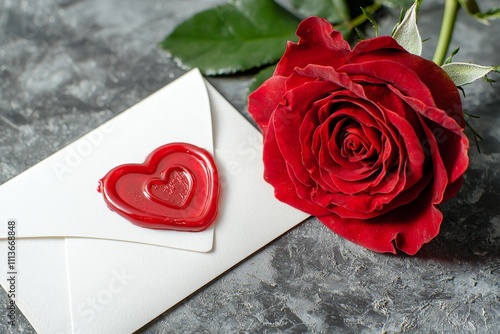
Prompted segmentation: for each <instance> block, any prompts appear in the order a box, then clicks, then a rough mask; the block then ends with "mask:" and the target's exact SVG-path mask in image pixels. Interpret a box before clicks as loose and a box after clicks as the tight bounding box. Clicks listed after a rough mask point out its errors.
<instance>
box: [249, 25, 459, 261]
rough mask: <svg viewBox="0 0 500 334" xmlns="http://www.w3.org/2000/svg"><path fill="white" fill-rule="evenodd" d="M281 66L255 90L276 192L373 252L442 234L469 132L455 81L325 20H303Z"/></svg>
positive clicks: (254, 110) (412, 248)
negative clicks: (352, 41)
mask: <svg viewBox="0 0 500 334" xmlns="http://www.w3.org/2000/svg"><path fill="white" fill-rule="evenodd" d="M297 36H298V37H299V38H300V41H299V42H298V43H297V44H294V43H289V44H288V46H287V50H286V51H285V53H284V55H283V57H282V58H281V60H280V62H279V63H278V66H277V68H276V70H275V72H274V75H273V76H272V77H271V78H270V79H268V80H267V81H266V82H265V83H264V84H263V85H262V86H261V87H260V88H258V89H257V90H256V91H255V92H253V93H252V94H251V95H250V97H249V104H248V110H249V112H250V114H251V115H252V117H253V118H254V119H255V121H256V122H257V124H258V125H259V127H260V128H261V130H262V133H263V135H264V158H263V159H264V166H265V172H264V178H265V179H266V181H267V182H269V183H270V184H271V185H273V186H274V188H275V195H276V198H278V199H279V200H281V201H283V202H285V203H288V204H290V205H292V206H294V207H296V208H298V209H300V210H303V211H305V212H307V213H310V214H312V215H315V216H317V217H318V218H319V220H321V221H322V222H323V223H324V224H325V225H326V226H328V227H329V228H330V229H332V230H333V231H334V232H336V233H337V234H339V235H341V236H343V237H345V238H347V239H348V240H351V241H353V242H355V243H357V244H360V245H362V246H364V247H366V248H369V249H371V250H374V251H377V252H393V253H395V252H396V249H395V247H397V248H398V249H400V250H402V251H404V252H406V253H408V254H415V253H416V252H417V251H418V250H419V249H420V247H421V246H422V245H423V244H424V243H426V242H429V241H430V240H431V239H432V238H434V237H435V236H436V235H437V234H438V233H439V227H440V224H441V221H442V219H443V216H442V214H441V212H440V211H439V210H438V209H437V208H436V205H438V204H440V203H442V202H443V201H444V200H446V199H448V198H450V197H452V196H453V195H455V194H456V193H457V191H458V190H459V188H460V186H461V183H462V175H463V173H464V172H465V170H466V169H467V166H468V156H467V151H468V148H469V141H468V140H467V137H466V136H465V135H464V132H463V129H464V119H463V113H462V105H461V101H460V96H459V93H458V90H457V88H456V86H455V85H454V83H453V82H452V81H451V79H450V78H449V76H448V75H447V74H446V73H445V72H444V71H443V70H442V69H441V68H440V67H439V66H437V65H436V64H435V63H433V62H431V61H429V60H426V59H424V58H422V57H419V56H416V55H413V54H410V53H408V52H407V51H406V50H405V49H404V48H403V47H401V46H400V45H399V44H398V43H397V42H396V41H395V40H394V39H393V38H391V37H388V36H383V37H377V38H373V39H369V40H364V41H361V42H359V43H358V44H357V45H356V46H355V47H354V48H353V49H352V50H351V48H350V47H349V44H348V43H347V42H346V41H345V40H344V39H343V38H342V35H341V34H340V33H339V32H338V31H335V30H333V28H332V26H331V24H330V23H328V22H327V21H325V20H323V19H320V18H317V17H311V18H308V19H306V20H304V21H302V23H301V24H300V25H299V27H298V29H297Z"/></svg>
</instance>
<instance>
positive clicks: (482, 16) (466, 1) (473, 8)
mask: <svg viewBox="0 0 500 334" xmlns="http://www.w3.org/2000/svg"><path fill="white" fill-rule="evenodd" d="M458 2H459V3H460V5H461V6H462V8H464V9H465V10H466V11H467V13H469V14H470V15H472V16H473V17H474V18H475V19H476V20H477V21H479V22H481V23H483V24H489V23H488V20H494V19H498V18H500V7H496V8H492V9H489V10H487V11H486V12H484V13H483V12H481V10H480V9H479V6H478V4H477V3H476V1H475V0H458Z"/></svg>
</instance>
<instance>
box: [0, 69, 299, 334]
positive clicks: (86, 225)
mask: <svg viewBox="0 0 500 334" xmlns="http://www.w3.org/2000/svg"><path fill="white" fill-rule="evenodd" d="M261 141H262V136H261V135H260V133H259V132H258V131H257V130H256V129H255V128H253V127H252V126H251V125H250V124H249V123H248V122H247V121H246V120H245V119H244V118H243V117H242V116H241V115H240V114H239V113H238V112H237V111H236V110H235V109H234V108H233V107H232V106H231V105H230V104H229V103H228V102H227V101H226V100H225V99H224V98H223V97H222V96H221V95H220V94H219V93H218V92H217V91H216V90H215V89H214V88H213V87H211V86H210V85H209V84H208V82H206V81H205V80H204V79H203V77H202V76H201V74H200V73H199V71H197V70H193V71H191V72H189V73H187V74H186V75H184V76H183V77H181V78H179V79H177V80H176V81H174V82H173V83H171V84H169V85H167V86H166V87H164V88H162V89H160V90H159V91H158V92H156V93H154V94H152V95H151V96H149V97H148V98H146V99H144V100H143V101H141V102H140V103H138V104H136V105H135V106H133V107H131V108H130V109H128V110H127V111H125V112H123V113H122V114H120V115H119V116H117V117H115V118H113V119H112V120H110V121H109V122H107V123H105V124H103V125H102V126H101V127H99V128H97V129H96V130H94V131H92V132H91V133H89V134H88V135H86V136H84V137H82V138H80V139H79V140H77V141H76V142H74V143H72V144H71V145H69V146H68V147H66V148H64V149H63V150H61V151H59V152H57V153H55V154H54V155H52V156H50V157H49V158H47V159H46V160H44V161H42V162H41V163H39V164H37V165H36V166H34V167H32V168H31V169H29V170H28V171H26V172H24V173H22V174H20V175H19V176H17V177H15V178H14V179H12V180H10V181H9V182H7V183H5V184H4V185H2V186H1V187H0V203H2V204H1V205H2V210H1V213H0V221H1V224H2V225H3V226H2V228H0V239H1V240H0V263H1V264H3V265H0V268H2V267H3V268H4V270H3V272H4V273H8V272H10V271H12V272H14V273H15V274H13V275H14V276H15V280H16V285H15V289H14V290H15V295H16V296H15V301H16V304H17V306H18V307H19V308H20V309H21V310H22V312H23V313H24V315H25V316H26V317H27V319H28V320H29V321H30V323H31V324H32V325H33V327H34V328H35V329H36V330H37V332H38V333H41V334H43V333H50V334H53V333H128V332H132V331H134V330H136V329H138V328H140V327H142V326H143V325H145V324H146V323H148V322H149V321H150V320H152V319H154V318H155V317H156V316H158V315H159V314H161V313H162V312H164V311H165V310H167V309H168V308H170V307H172V306H173V305H175V304H176V303H178V302H179V301H181V300H182V299H184V298H185V297H187V296H189V295H190V294H191V293H192V292H194V291H196V290H197V289H199V288H200V287H202V286H203V285H205V284H206V283H208V282H210V281H211V280H212V279H214V278H215V277H217V276H218V275H220V274H221V273H223V272H224V271H226V270H227V269H229V268H231V267H232V266H233V265H235V264H237V263H238V262H240V261H241V260H242V259H244V258H246V257H247V256H249V255H250V254H252V253H254V252H255V251H257V250H258V249H260V248H261V247H263V246H264V245H266V244H267V243H269V242H270V241H272V240H273V239H275V238H276V237H278V236H279V235H281V234H283V233H284V232H286V231H287V230H289V229H290V228H292V227H293V226H295V225H297V224H298V223H299V222H301V221H302V220H304V219H305V218H307V216H308V215H307V214H305V213H302V212H299V211H297V210H295V209H293V208H291V207H289V206H287V205H285V204H282V203H280V202H279V201H277V200H276V199H275V198H274V196H273V189H272V187H271V186H269V185H268V184H267V183H265V182H264V180H263V178H262V174H263V166H262V159H261V156H262V144H261ZM170 142H188V143H191V144H195V145H197V146H200V147H202V148H204V149H206V150H208V151H209V152H213V154H214V157H215V161H216V164H217V168H218V170H219V174H220V177H221V182H222V183H221V195H220V200H219V206H218V207H219V214H218V216H217V219H216V221H215V224H214V225H213V226H212V227H210V228H209V229H207V230H205V231H203V232H175V231H158V230H150V229H144V228H140V227H137V226H135V225H133V224H131V223H130V222H128V221H127V220H126V219H125V218H123V217H121V216H119V215H117V214H116V213H113V212H112V211H111V210H109V209H108V208H107V207H106V204H105V202H104V200H103V198H102V195H101V194H100V193H98V192H97V190H96V187H97V183H98V181H99V179H100V178H102V177H103V176H104V175H105V174H106V173H107V171H109V170H110V169H111V168H113V167H115V166H118V165H121V164H124V163H142V162H143V161H144V159H145V158H146V156H147V155H148V154H149V153H150V152H152V151H153V150H154V149H155V148H157V147H159V146H161V145H163V144H166V143H170ZM8 221H15V222H16V237H17V240H16V254H15V255H16V256H15V266H14V270H9V269H8V268H7V261H8V260H7V250H8V249H7V247H8V243H7V240H6V238H7V236H8V229H7V222H8ZM10 276H12V275H10ZM8 277H9V274H6V275H5V276H3V275H1V276H0V283H1V285H2V286H3V287H4V289H5V290H7V291H9V289H10V284H9V282H8V281H7V278H8Z"/></svg>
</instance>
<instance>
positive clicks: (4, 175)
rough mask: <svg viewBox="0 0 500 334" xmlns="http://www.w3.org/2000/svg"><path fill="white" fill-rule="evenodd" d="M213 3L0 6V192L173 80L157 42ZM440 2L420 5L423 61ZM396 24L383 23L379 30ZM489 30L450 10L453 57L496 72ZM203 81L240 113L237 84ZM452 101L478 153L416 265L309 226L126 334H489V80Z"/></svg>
mask: <svg viewBox="0 0 500 334" xmlns="http://www.w3.org/2000/svg"><path fill="white" fill-rule="evenodd" d="M221 2H222V1H217V0H213V1H206V0H189V1H188V0H168V1H152V0H151V1H134V0H121V1H120V0H36V1H28V0H0V183H3V182H5V181H7V180H9V179H10V178H12V177H14V176H16V175H17V174H19V173H21V172H22V171H24V170H26V169H28V168H30V167H31V166H33V165H34V164H36V163H37V162H39V161H41V160H42V159H44V158H45V157H47V156H49V155H50V154H51V153H53V152H55V151H57V150H59V149H60V148H62V147H64V146H65V145H66V144H68V143H70V142H72V141H73V140H75V139H77V138H78V137H80V136H81V135H83V134H85V133H86V132H88V131H90V130H92V129H94V128H95V127H96V126H98V125H99V124H101V123H103V122H104V121H106V120H108V119H110V118H111V117H113V116H114V115H116V114H118V113H119V112H121V111H123V110H125V109H126V108H127V107H129V106H131V105H133V104H134V103H136V102H138V101H140V100H141V99H142V98H144V97H146V96H147V95H149V94H151V93H152V92H154V91H155V90H157V89H159V88H160V87H162V86H163V85H165V84H166V83H168V82H170V81H172V80H174V79H175V78H177V77H179V76H180V75H181V74H182V73H183V71H182V70H180V69H178V68H177V67H176V66H175V64H174V63H173V62H172V60H170V59H168V58H167V57H166V55H165V53H164V52H163V51H162V50H161V49H160V48H159V47H158V43H159V42H160V41H161V40H162V39H163V37H165V36H166V35H167V34H168V33H169V32H170V31H171V30H172V29H173V28H174V26H175V25H176V24H177V23H179V22H180V21H182V20H183V19H185V18H187V17H189V16H190V15H192V14H193V13H195V12H197V11H200V10H202V9H203V8H208V7H210V6H212V5H214V4H216V3H221ZM479 2H480V4H481V5H483V6H484V8H486V7H487V6H488V5H489V6H492V5H493V4H495V3H496V1H494V0H489V1H479ZM442 3H443V1H424V6H423V8H422V12H421V19H420V25H421V32H422V37H423V38H431V39H430V40H429V41H427V42H426V43H424V47H425V51H424V55H425V56H427V57H430V56H431V53H432V52H431V50H433V47H434V45H435V43H436V41H437V32H438V28H439V25H440V21H441V11H442ZM396 17H397V13H392V14H391V15H388V16H386V19H384V20H382V23H383V29H382V31H390V27H392V25H393V23H394V20H395V19H396ZM498 31H500V21H497V22H493V23H492V24H491V25H490V26H482V25H480V24H478V23H476V22H473V21H472V20H471V19H470V18H468V17H466V16H465V15H463V13H462V15H460V17H459V22H458V25H457V29H456V34H455V36H454V39H453V43H452V44H453V45H452V48H455V47H457V46H461V51H460V53H459V54H458V56H457V57H456V60H459V61H474V62H476V63H482V64H497V65H498V64H500V52H499V51H500V39H499V38H498ZM496 78H497V79H498V76H496ZM210 81H211V82H212V83H213V84H214V85H215V86H216V88H217V89H218V90H219V91H220V92H221V93H222V94H223V95H224V96H225V97H226V98H227V99H228V100H229V101H230V102H231V103H232V104H233V105H234V106H235V107H236V108H237V109H238V110H239V111H240V112H242V113H243V114H244V115H246V116H247V114H246V92H245V89H246V87H247V85H248V82H249V77H224V78H210ZM466 93H467V98H466V99H465V100H464V105H465V107H466V110H467V111H468V112H469V113H472V114H475V115H478V116H480V117H481V118H480V119H478V120H473V124H474V126H475V128H476V130H477V131H478V132H479V133H480V134H481V135H482V136H483V137H484V140H483V142H482V143H481V147H482V152H483V153H482V154H478V153H477V152H476V150H475V149H471V152H470V156H471V166H470V169H469V171H468V172H467V175H466V178H465V183H464V187H463V189H462V191H461V192H460V194H459V195H458V196H457V197H456V198H455V199H453V200H452V201H450V202H448V203H446V204H445V205H443V206H442V211H443V212H444V214H445V221H444V223H443V225H442V232H441V234H440V235H439V236H438V237H437V238H436V239H435V240H434V241H432V242H431V243H430V244H428V245H425V246H424V247H423V249H422V250H421V252H420V253H418V255H417V256H415V257H408V256H404V255H398V256H393V255H381V254H376V253H373V252H370V251H368V250H366V249H363V248H361V247H358V246H356V245H353V244H351V243H349V242H346V241H345V240H343V239H341V238H339V237H337V236H336V235H335V234H333V233H331V232H330V231H329V230H328V229H327V228H325V227H323V225H322V224H321V223H319V222H318V221H317V220H316V219H314V218H311V219H308V220H307V221H305V222H304V223H303V224H301V225H299V226H298V227H297V228H295V229H293V230H292V231H290V232H289V233H287V234H285V235H284V236H283V237H281V238H279V239H278V240H276V241H275V242H273V243H271V244H270V245H268V246H267V247H265V248H264V249H263V250H261V251H260V252H258V253H257V254H255V255H253V256H251V257H250V258H248V259H247V260H245V261H243V262H242V263H240V264H239V265H238V266H236V267H235V268H233V269H231V270H230V271H228V272H227V273H225V274H223V275H221V276H220V277H219V278H218V279H216V280H215V281H213V282H212V283H211V284H209V285H207V286H206V287H204V288H203V289H201V290H200V291H198V292H196V293H194V294H193V295H192V296H190V297H188V298H187V299H186V300H184V301H183V302H181V303H180V304H178V305H177V306H176V307H174V308H173V309H171V310H168V311H166V312H165V313H164V314H162V315H160V316H159V317H158V318H157V319H155V320H154V321H152V322H151V323H150V324H148V325H146V326H145V327H144V328H143V329H141V330H140V331H139V333H148V334H149V333H151V334H152V333H234V332H241V333H281V332H284V333H303V332H310V333H333V332H338V333H384V332H387V333H458V332H460V333H495V332H498V331H499V330H500V300H499V298H500V297H499V296H500V285H499V281H500V201H499V197H500V196H499V194H500V175H499V164H500V84H496V85H493V86H490V85H488V84H486V83H485V82H478V83H477V84H474V85H470V86H467V87H466ZM247 117H248V116H247ZM0 206H1V204H0ZM1 209H2V210H4V209H5V208H1ZM269 223H270V224H272V222H269ZM6 302H7V296H6V293H5V291H3V290H1V289H0V305H1V307H2V308H3V307H4V305H5V303H6ZM0 315H2V316H0V333H35V331H34V330H33V329H32V327H31V325H30V324H29V322H28V321H26V319H24V318H21V319H20V324H19V326H18V327H17V328H12V327H9V326H8V325H7V324H6V319H5V317H4V316H3V311H2V310H0Z"/></svg>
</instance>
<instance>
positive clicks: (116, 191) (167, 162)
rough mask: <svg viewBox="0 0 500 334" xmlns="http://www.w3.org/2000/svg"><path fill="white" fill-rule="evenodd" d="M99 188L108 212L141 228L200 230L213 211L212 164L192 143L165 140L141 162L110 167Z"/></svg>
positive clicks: (216, 183) (216, 194)
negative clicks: (164, 143)
mask: <svg viewBox="0 0 500 334" xmlns="http://www.w3.org/2000/svg"><path fill="white" fill-rule="evenodd" d="M98 190H99V192H102V194H103V196H104V200H105V201H106V203H107V204H108V206H109V208H110V209H111V210H113V211H116V212H117V213H119V214H120V215H122V216H123V217H125V218H127V219H128V220H130V221H131V222H132V223H134V224H136V225H139V226H142V227H147V228H153V229H163V230H166V229H168V230H178V231H202V230H204V229H206V228H207V227H208V226H209V225H210V224H211V223H212V222H213V221H214V219H215V217H216V215H217V201H218V198H219V179H218V174H217V169H216V167H215V162H214V160H213V158H212V156H211V155H210V153H208V152H207V151H205V150H204V149H202V148H199V147H197V146H194V145H191V144H185V143H172V144H167V145H164V146H161V147H159V148H157V149H156V150H155V151H153V152H152V153H151V154H150V155H149V156H148V157H147V158H146V161H145V162H144V163H143V164H126V165H121V166H118V167H115V168H113V169H112V170H111V171H109V172H108V174H106V176H105V177H103V178H102V179H101V180H100V181H99V187H98Z"/></svg>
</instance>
